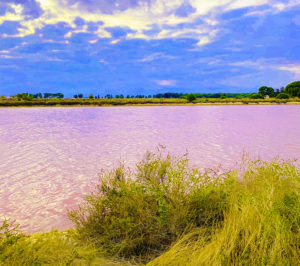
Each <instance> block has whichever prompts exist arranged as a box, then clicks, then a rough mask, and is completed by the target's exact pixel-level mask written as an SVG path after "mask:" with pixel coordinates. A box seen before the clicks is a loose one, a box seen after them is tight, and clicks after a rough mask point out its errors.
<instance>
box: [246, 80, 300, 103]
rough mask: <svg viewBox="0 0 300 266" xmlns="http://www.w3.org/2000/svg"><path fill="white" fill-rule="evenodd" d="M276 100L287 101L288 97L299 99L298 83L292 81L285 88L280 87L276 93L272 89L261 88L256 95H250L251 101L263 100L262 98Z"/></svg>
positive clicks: (299, 89) (299, 86) (299, 85)
mask: <svg viewBox="0 0 300 266" xmlns="http://www.w3.org/2000/svg"><path fill="white" fill-rule="evenodd" d="M268 97H270V98H274V97H276V98H278V99H289V98H290V97H299V98H300V81H294V82H292V83H290V84H288V85H287V86H286V87H285V88H284V87H282V88H280V90H279V89H277V90H276V91H275V90H274V89H273V88H272V87H268V86H262V87H260V88H259V89H258V92H257V93H252V94H251V95H250V98H251V99H264V98H268Z"/></svg>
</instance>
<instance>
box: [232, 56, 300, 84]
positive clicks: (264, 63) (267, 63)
mask: <svg viewBox="0 0 300 266" xmlns="http://www.w3.org/2000/svg"><path fill="white" fill-rule="evenodd" d="M229 65H232V66H237V67H246V68H255V69H261V70H263V69H274V70H281V71H287V72H290V73H291V74H293V75H294V78H295V79H299V78H300V63H298V62H293V63H287V62H284V59H281V58H275V59H271V60H270V59H265V58H260V59H258V60H256V61H251V60H246V61H240V62H233V63H230V64H229Z"/></svg>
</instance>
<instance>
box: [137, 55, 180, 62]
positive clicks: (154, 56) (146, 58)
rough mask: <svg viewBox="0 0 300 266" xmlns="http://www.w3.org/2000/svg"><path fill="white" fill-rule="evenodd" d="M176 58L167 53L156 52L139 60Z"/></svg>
mask: <svg viewBox="0 0 300 266" xmlns="http://www.w3.org/2000/svg"><path fill="white" fill-rule="evenodd" d="M175 58H176V57H175V56H172V55H167V54H164V53H154V54H151V55H148V56H146V57H144V58H142V59H140V60H138V62H152V61H155V60H160V59H175Z"/></svg>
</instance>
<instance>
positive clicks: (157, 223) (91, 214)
mask: <svg viewBox="0 0 300 266" xmlns="http://www.w3.org/2000/svg"><path fill="white" fill-rule="evenodd" d="M137 169H138V170H137V172H136V173H135V175H134V176H131V173H126V171H125V170H124V167H120V168H118V169H116V170H114V171H113V172H111V173H109V174H104V175H102V176H101V177H100V185H99V187H98V190H97V192H96V193H94V194H92V195H90V196H88V197H87V198H86V202H85V204H83V205H81V206H80V207H79V209H77V210H73V211H71V212H69V217H70V219H71V220H72V221H73V223H74V225H75V227H76V229H77V232H78V234H79V235H80V236H81V238H82V239H85V240H89V241H92V242H93V243H95V245H97V246H101V247H103V248H104V249H105V250H106V251H107V253H108V254H110V255H115V256H122V257H123V256H124V257H127V258H130V257H132V256H138V257H139V256H141V257H142V258H143V259H144V260H149V259H150V258H152V257H153V256H156V255H157V254H160V253H161V252H162V251H164V250H165V249H166V248H167V247H169V246H170V244H171V243H173V242H174V241H175V240H177V239H178V238H179V237H180V236H181V235H182V234H183V233H185V232H188V231H189V230H190V229H191V228H194V227H196V226H205V227H211V226H212V225H215V224H218V223H221V222H222V220H223V210H224V209H226V207H225V205H226V202H227V191H228V189H229V188H228V187H230V186H229V185H228V184H227V183H226V184H223V182H222V178H223V176H220V177H218V178H212V176H213V173H205V174H201V173H200V172H199V171H198V170H196V169H190V168H189V167H188V161H187V160H186V159H177V158H171V157H170V156H166V157H161V156H159V155H155V154H147V156H146V158H145V160H144V161H142V162H141V163H139V164H138V165H137ZM210 180H211V181H210Z"/></svg>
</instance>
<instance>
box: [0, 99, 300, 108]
mask: <svg viewBox="0 0 300 266" xmlns="http://www.w3.org/2000/svg"><path fill="white" fill-rule="evenodd" d="M193 99H194V97H192V98H189V100H187V99H163V98H162V99H153V98H151V99H142V98H141V99H126V98H124V99H93V98H90V99H32V100H15V99H10V98H7V99H1V98H0V107H21V106H126V105H136V106H139V105H186V104H193V105H194V104H196V105H207V104H286V103H300V98H289V97H288V98H286V97H283V98H281V97H278V98H269V99H264V98H263V97H251V98H241V99H240V98H196V99H195V100H193Z"/></svg>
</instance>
